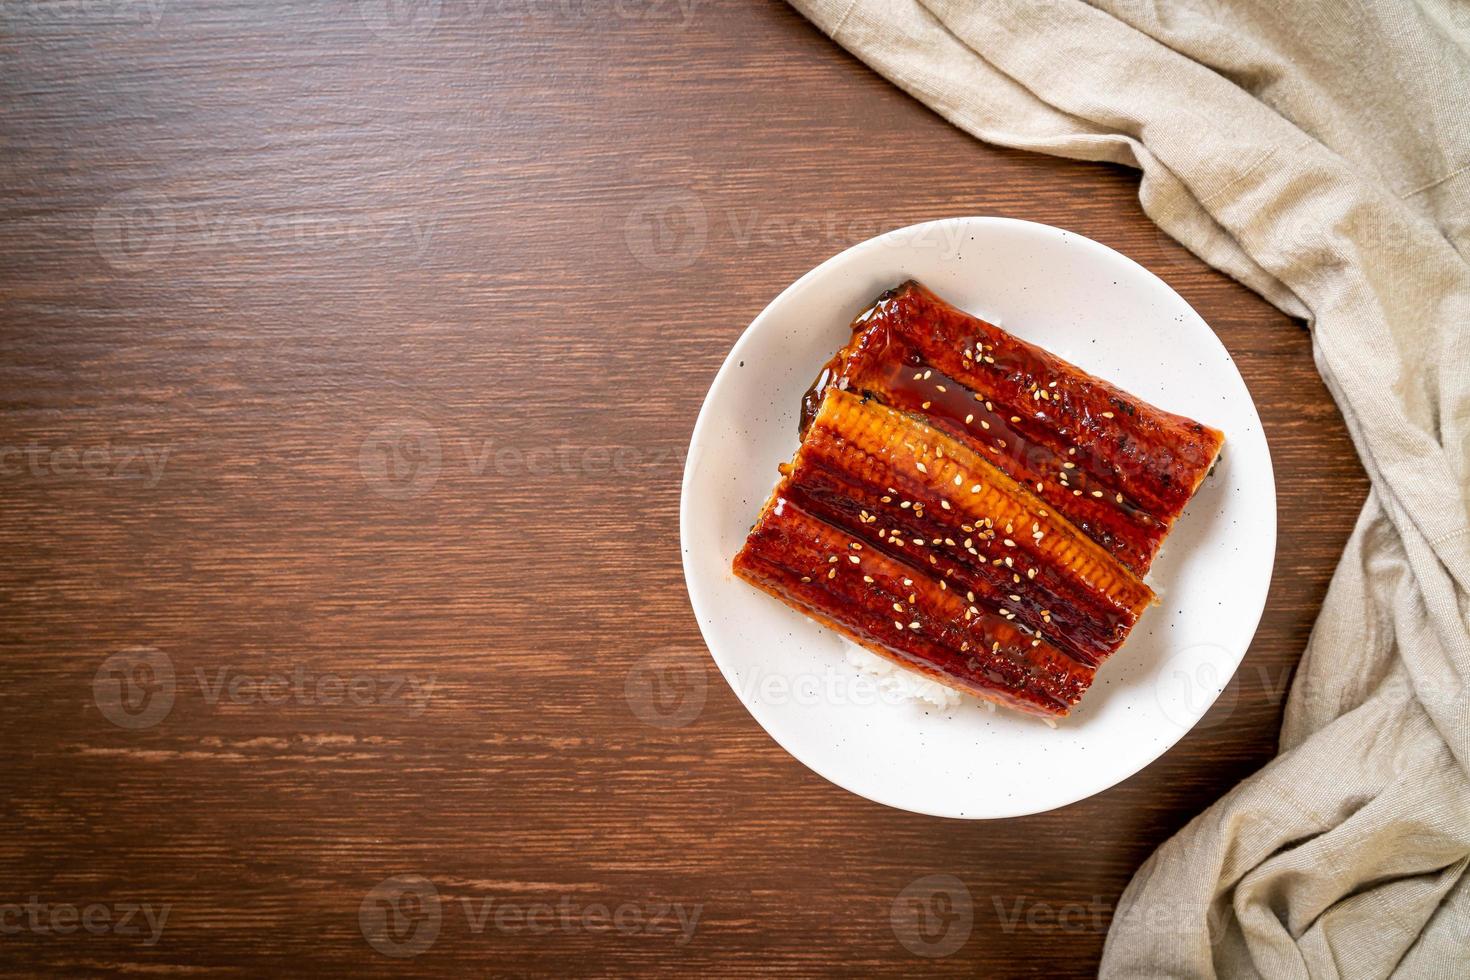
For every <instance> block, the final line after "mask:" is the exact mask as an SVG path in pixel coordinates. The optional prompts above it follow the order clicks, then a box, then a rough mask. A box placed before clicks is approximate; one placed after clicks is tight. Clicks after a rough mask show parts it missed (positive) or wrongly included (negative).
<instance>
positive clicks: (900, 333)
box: [803, 280, 1225, 575]
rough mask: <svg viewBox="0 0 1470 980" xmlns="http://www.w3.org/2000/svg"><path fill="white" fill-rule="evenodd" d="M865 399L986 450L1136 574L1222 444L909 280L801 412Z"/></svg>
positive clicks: (865, 321) (882, 302)
mask: <svg viewBox="0 0 1470 980" xmlns="http://www.w3.org/2000/svg"><path fill="white" fill-rule="evenodd" d="M829 387H834V388H839V389H843V390H848V391H860V392H864V393H866V394H869V395H873V396H875V397H877V398H878V399H879V400H880V401H882V402H884V403H885V404H887V405H890V406H892V407H893V408H897V409H900V410H902V411H905V412H911V413H914V414H915V415H917V416H918V417H920V418H922V419H923V420H924V421H925V422H927V423H928V424H930V425H933V426H935V427H936V428H939V429H941V430H943V431H944V432H946V433H948V434H949V435H952V436H954V437H956V438H958V439H960V440H962V441H963V442H964V443H965V444H966V445H968V446H969V447H970V448H972V449H974V450H976V451H977V452H982V453H984V454H985V455H986V457H987V458H988V459H990V460H991V462H993V463H995V465H996V466H998V467H1000V468H1001V469H1002V470H1004V471H1005V472H1006V473H1007V474H1008V475H1009V476H1011V477H1012V478H1013V479H1014V480H1016V482H1018V483H1021V484H1023V485H1025V486H1026V487H1028V488H1029V489H1031V491H1032V492H1033V493H1035V494H1036V496H1038V497H1040V498H1041V499H1042V500H1044V501H1046V502H1047V503H1048V504H1050V505H1051V506H1052V507H1053V508H1054V509H1055V510H1056V511H1057V512H1058V513H1060V514H1062V515H1063V516H1065V517H1066V518H1067V519H1068V520H1069V521H1071V522H1072V523H1073V524H1074V525H1075V526H1076V527H1077V528H1078V529H1080V530H1081V531H1082V533H1083V534H1086V535H1087V536H1088V537H1090V538H1091V539H1092V540H1094V541H1096V542H1097V543H1098V544H1099V545H1101V546H1102V547H1103V548H1105V549H1107V550H1108V551H1109V552H1111V553H1112V554H1113V555H1114V556H1115V557H1116V558H1117V559H1118V560H1119V561H1121V562H1123V564H1125V565H1127V566H1128V567H1129V568H1131V569H1133V570H1134V571H1135V572H1137V573H1138V574H1139V575H1143V574H1144V573H1146V572H1147V571H1148V568H1149V566H1150V565H1151V564H1152V563H1153V560H1154V557H1155V556H1156V555H1157V554H1158V550H1159V545H1160V544H1161V543H1162V542H1163V540H1164V537H1165V535H1167V534H1168V533H1169V529H1170V528H1171V527H1172V526H1173V524H1174V522H1175V520H1177V519H1178V517H1179V515H1180V513H1182V512H1183V510H1184V505H1185V504H1186V503H1188V502H1189V498H1190V497H1191V496H1193V495H1194V492H1195V490H1197V489H1198V488H1199V485H1200V482H1201V481H1202V480H1204V478H1205V476H1206V475H1207V474H1208V473H1209V471H1210V468H1211V467H1212V466H1213V465H1214V463H1215V460H1216V458H1217V457H1218V456H1219V453H1220V448H1221V446H1222V445H1223V443H1224V440H1225V437H1224V435H1223V434H1222V433H1220V432H1219V431H1217V430H1215V429H1212V428H1210V427H1209V426H1206V425H1202V424H1201V423H1199V422H1196V421H1194V420H1193V419H1187V418H1184V417H1183V416H1180V415H1174V414H1172V413H1170V412H1165V411H1163V410H1162V409H1159V408H1155V407H1154V406H1152V405H1149V404H1148V403H1147V402H1144V401H1142V400H1140V399H1138V398H1135V397H1134V396H1132V395H1130V394H1128V393H1127V392H1125V391H1121V390H1120V389H1118V388H1116V387H1115V386H1113V385H1111V384H1109V383H1108V382H1106V381H1104V380H1102V379H1101V378H1097V377H1094V376H1092V375H1090V374H1088V373H1086V372H1085V371H1083V370H1081V369H1080V368H1077V367H1075V366H1074V365H1072V364H1069V363H1067V362H1066V361H1063V360H1062V359H1061V358H1058V357H1056V356H1054V355H1052V354H1050V353H1048V352H1047V351H1044V350H1042V349H1041V348H1039V347H1036V346H1034V345H1032V344H1028V343H1026V342H1024V341H1022V340H1019V339H1018V338H1016V337H1013V336H1011V335H1010V334H1008V333H1006V332H1005V331H1004V330H1002V329H1000V328H999V327H997V326H995V325H994V324H991V323H987V322H986V321H984V320H981V319H979V318H978V317H974V316H971V315H970V314H968V313H966V312H964V311H963V310H959V309H956V308H955V307H953V306H951V305H950V304H948V303H946V302H945V301H944V300H942V299H940V298H939V297H938V296H936V295H934V293H932V292H930V291H929V290H928V289H926V288H925V287H923V286H921V285H920V284H919V283H917V282H914V281H913V280H909V281H908V282H905V283H903V284H901V285H899V286H898V287H896V288H894V289H890V290H889V291H888V292H886V293H884V294H883V295H882V296H880V297H879V298H878V300H877V302H876V303H874V304H873V306H872V307H871V308H869V309H868V310H867V311H865V312H864V313H862V314H860V315H859V316H858V317H857V319H856V320H854V321H853V338H852V340H851V342H850V343H848V345H847V346H845V347H843V348H842V349H841V350H840V351H838V352H837V354H836V355H835V356H834V357H833V359H832V361H831V362H829V363H828V364H827V366H826V367H825V368H824V369H823V371H822V373H821V374H820V375H819V376H818V378H817V381H816V383H815V384H814V385H813V387H812V390H811V391H810V392H808V395H807V398H806V399H805V401H804V403H803V409H804V411H803V416H804V418H803V421H804V423H805V421H806V419H807V418H809V415H810V412H811V411H813V410H814V409H815V408H816V406H817V405H818V404H819V403H820V401H821V396H822V395H823V394H824V393H825V392H826V390H827V389H828V388H829Z"/></svg>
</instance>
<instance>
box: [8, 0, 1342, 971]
mask: <svg viewBox="0 0 1470 980" xmlns="http://www.w3.org/2000/svg"><path fill="white" fill-rule="evenodd" d="M0 16H3V18H4V19H3V28H4V31H3V36H0V50H3V64H4V71H3V72H0V105H3V107H4V108H3V113H0V167H3V173H4V181H3V187H0V193H3V200H0V211H3V215H0V270H3V275H0V284H3V293H0V347H3V358H0V501H3V503H0V546H3V554H4V559H3V562H0V647H3V657H4V683H3V685H0V733H3V738H4V744H5V746H6V749H7V759H6V762H5V765H4V766H3V768H0V794H3V797H4V800H5V805H4V807H3V811H0V969H4V970H5V971H7V972H10V973H13V974H18V975H39V974H65V975H91V974H99V973H112V972H118V973H121V972H127V973H129V974H145V975H146V974H155V973H156V974H171V975H181V976H207V975H213V974H233V973H242V972H243V973H268V974H272V975H304V974H321V975H340V974H349V973H350V974H356V975H379V974H383V975H386V974H389V973H395V972H403V971H410V972H416V973H420V972H421V973H429V974H450V975H542V976H568V975H578V976H580V975H635V974H636V975H644V974H647V975H660V974H667V975H679V976H701V975H708V976H718V975H726V976H736V975H755V974H770V975H784V976H814V975H905V974H909V973H919V972H923V973H932V974H934V975H941V976H961V975H975V974H978V975H982V976H991V977H1000V976H1046V977H1062V976H1084V975H1089V974H1091V973H1092V972H1094V971H1095V969H1096V965H1097V962H1098V958H1099V956H1100V953H1101V950H1102V945H1103V941H1104V936H1105V933H1106V928H1107V924H1108V922H1109V921H1110V919H1111V917H1112V916H1113V914H1114V913H1115V903H1116V902H1117V899H1118V896H1119V894H1120V893H1121V891H1122V889H1123V887H1124V885H1125V884H1126V883H1127V881H1128V879H1129V877H1130V875H1131V873H1132V872H1133V870H1134V869H1135V868H1136V867H1137V866H1138V865H1139V863H1140V862H1142V861H1143V860H1144V859H1145V858H1146V857H1147V856H1148V854H1149V853H1150V852H1151V851H1152V849H1153V848H1154V847H1155V846H1157V845H1158V844H1159V843H1160V842H1161V841H1163V840H1164V839H1166V838H1167V837H1168V836H1169V835H1170V834H1172V833H1173V832H1175V831H1176V830H1178V829H1179V828H1180V827H1182V826H1183V825H1184V824H1185V823H1186V822H1187V821H1188V820H1189V819H1190V817H1191V816H1192V815H1194V814H1195V813H1197V812H1198V811H1200V810H1201V809H1202V808H1204V807H1205V806H1206V805H1208V804H1209V803H1210V802H1211V801H1213V800H1214V799H1216V798H1217V797H1218V796H1220V795H1221V794H1222V793H1224V792H1225V791H1226V790H1228V789H1229V788H1230V787H1231V786H1232V785H1234V784H1235V783H1236V782H1237V781H1238V780H1239V779H1240V778H1242V777H1243V776H1245V775H1247V774H1249V773H1251V772H1253V771H1254V770H1256V769H1257V768H1259V767H1260V766H1261V765H1262V764H1263V763H1265V762H1266V761H1267V760H1268V759H1269V758H1270V757H1271V755H1272V754H1273V749H1274V744H1275V736H1276V732H1277V728H1278V725H1279V721H1280V715H1281V710H1282V704H1283V701H1284V696H1285V691H1286V686H1287V684H1288V682H1289V679H1290V674H1291V671H1292V669H1293V666H1294V664H1295V663H1296V660H1297V658H1298V657H1299V655H1300V651H1301V649H1302V646H1303V643H1304V641H1305V640H1306V637H1307V634H1308V631H1309V629H1310V627H1311V624H1312V621H1313V618H1314V616H1315V614H1316V611H1317V609H1318V606H1319V604H1320V601H1321V599H1322V596H1323V593H1324V590H1325V588H1326V585H1327V581H1328V578H1329V576H1330V574H1331V572H1332V569H1333V566H1334V564H1335V561H1336V558H1337V555H1338V553H1339V551H1340V549H1341V546H1342V544H1343V542H1344V540H1345V539H1346V537H1347V534H1348V531H1349V530H1350V528H1351V525H1352V523H1353V520H1354V518H1355V516H1356V514H1357V511H1358V509H1359V506H1360V505H1361V502H1362V500H1363V497H1364V495H1365V493H1366V482H1365V480H1364V477H1363V474H1362V471H1361V469H1360V467H1359V464H1358V463H1357V461H1356V458H1355V456H1354V453H1353V449H1352V446H1351V445H1350V443H1349V440H1348V438H1347V435H1346V433H1345V430H1344V428H1343V426H1342V424H1341V422H1340V420H1339V418H1338V414H1337V412H1336V411H1335V409H1334V407H1333V405H1332V403H1331V401H1330V399H1329V397H1328V394H1327V392H1326V391H1325V390H1324V388H1323V386H1322V384H1321V383H1320V382H1319V380H1318V378H1317V375H1316V373H1315V371H1314V368H1313V365H1312V361H1311V353H1310V340H1309V337H1308V335H1307V333H1306V330H1305V328H1304V327H1303V325H1302V324H1300V323H1296V322H1292V321H1290V320H1288V319H1287V318H1286V317H1284V316H1282V315H1281V314H1279V313H1277V312H1276V311H1275V310H1273V309H1271V308H1270V307H1268V306H1267V305H1266V304H1265V303H1264V302H1262V301H1261V300H1260V299H1258V298H1257V297H1256V296H1254V295H1252V294H1250V293H1248V292H1247V291H1246V290H1244V289H1243V288H1242V287H1240V286H1239V285H1237V284H1235V283H1233V282H1231V281H1229V280H1227V279H1226V278H1224V277H1222V276H1220V275H1218V274H1216V273H1214V272H1212V271H1210V270H1208V269H1207V268H1205V267H1204V266H1203V265H1202V264H1200V263H1199V262H1198V261H1196V260H1195V259H1194V258H1193V257H1191V256H1190V255H1189V254H1188V253H1187V252H1185V251H1184V250H1183V249H1182V248H1180V247H1179V246H1177V245H1175V244H1174V243H1173V242H1172V241H1170V240H1168V239H1167V238H1164V237H1163V236H1162V235H1161V234H1160V233H1157V232H1156V231H1155V230H1154V228H1153V226H1152V225H1151V224H1150V223H1149V221H1148V220H1147V219H1146V218H1145V217H1144V215H1143V214H1142V213H1141V211H1140V209H1139V207H1138V204H1137V202H1136V194H1137V176H1136V174H1134V173H1131V172H1128V171H1125V170H1122V169H1118V168H1114V167H1108V166H1099V165H1089V164H1083V163H1077V162H1070V161H1061V160H1056V159H1051V158H1047V157H1042V156H1034V155H1028V154H1023V153H1016V152H1010V151H1005V150H999V149H995V148H992V147H987V146H984V145H981V144H978V143H976V142H975V141H973V140H972V139H970V138H969V137H967V136H965V135H963V134H961V133H959V132H957V131H955V130H953V129H951V128H950V127H948V126H947V125H946V124H945V123H943V122H942V121H941V120H940V119H939V118H938V117H936V116H935V115H933V114H931V113H930V112H929V111H928V110H926V109H925V108H923V107H922V106H921V105H919V104H917V103H915V102H913V101H911V100H910V99H909V98H907V97H906V96H904V95H903V94H901V93H900V92H899V91H897V90H896V89H894V88H892V87H891V86H889V85H888V84H887V83H886V82H884V81H883V80H881V79H880V78H879V77H877V76H876V75H875V74H873V73H872V72H870V71H869V70H868V69H866V68H865V67H864V66H862V65H861V64H860V63H858V62H857V61H855V60H854V59H853V58H851V57H849V56H848V55H846V54H845V53H844V52H843V51H841V50H840V49H839V48H838V47H837V46H835V45H834V44H832V43H831V42H830V41H828V40H827V39H826V38H824V37H823V36H821V35H820V34H819V33H818V32H817V31H816V30H814V29H813V28H811V27H810V26H809V25H808V24H807V23H806V22H804V21H803V20H802V19H801V18H800V17H798V16H797V15H796V14H794V13H793V12H791V11H790V10H788V9H787V8H785V7H784V6H782V5H780V4H776V3H760V4H747V3H740V2H728V3H727V2H716V0H491V2H484V0H442V2H430V0H419V2H418V3H417V4H414V3H397V4H390V3H386V2H372V0H365V2H363V3H360V4H357V3H328V4H289V3H274V4H270V3H245V2H241V0H197V2H191V3H188V4H184V3H174V2H168V0H152V2H144V0H136V2H134V0H96V2H94V3H74V2H64V0H17V2H14V3H6V4H5V5H4V7H3V14H0ZM955 214H1000V215H1012V216H1017V217H1025V218H1030V219H1034V220H1037V221H1042V222H1048V223H1052V224H1056V225H1061V226H1065V227H1067V228H1070V229H1074V230H1075V231H1077V232H1080V233H1081V234H1084V235H1087V236H1090V237H1092V238H1095V239H1097V240H1099V241H1101V242H1104V243H1106V244H1108V245H1111V246H1113V247H1115V248H1117V249H1119V250H1121V251H1123V252H1124V253H1126V254H1128V255H1130V256H1132V257H1134V258H1135V259H1137V260H1138V261H1140V262H1142V263H1143V264H1144V265H1146V266H1148V267H1149V268H1150V269H1152V270H1154V271H1155V272H1157V273H1158V274H1159V275H1160V276H1162V277H1163V278H1164V279H1165V280H1166V281H1167V282H1168V283H1169V284H1170V285H1172V286H1173V287H1174V288H1175V289H1177V290H1178V291H1179V292H1180V293H1181V294H1182V295H1183V296H1184V297H1185V298H1186V299H1187V300H1188V301H1189V302H1190V303H1192V304H1193V305H1194V307H1195V308H1196V309H1198V310H1199V311H1200V313H1201V314H1202V315H1203V316H1204V318H1205V319H1206V320H1207V321H1208V322H1209V323H1210V324H1211V325H1212V326H1213V327H1214V328H1215V329H1216V331H1217V332H1218V333H1219V335H1220V337H1221V339H1222V340H1223V341H1224V342H1225V344H1226V346H1227V347H1228V348H1229V349H1230V351H1231V352H1232V354H1233V355H1234V356H1235V358H1236V360H1237V362H1238V364H1239V366H1240V369H1241V370H1242V372H1243V373H1244V375H1245V378H1246V381H1247V383H1248V384H1249V386H1250V388H1251V391H1252V392H1253V393H1254V395H1255V398H1256V401H1257V404H1258V406H1259V408H1260V411H1261V415H1262V416H1263V418H1264V419H1265V424H1266V428H1267V434H1268V437H1269V439H1270V442H1271V448H1272V454H1273V458H1274V460H1275V464H1276V472H1277V479H1278V483H1279V500H1280V504H1279V506H1280V526H1281V535H1280V544H1279V551H1278V554H1277V561H1276V571H1275V576H1274V581H1273V583H1272V589H1271V597H1270V602H1269V604H1268V606H1267V609H1266V613H1265V618H1264V620H1263V621H1262V623H1261V627H1260V631H1259V633H1258V635H1257V638H1256V641H1255V643H1254V645H1253V646H1252V648H1251V650H1250V653H1249V655H1248V656H1247V658H1246V660H1245V663H1244V666H1243V668H1242V670H1241V672H1240V674H1239V675H1238V676H1237V678H1236V680H1235V681H1234V682H1232V684H1231V686H1230V687H1229V688H1228V689H1227V690H1226V692H1225V695H1224V696H1223V697H1222V699H1221V701H1220V702H1219V703H1218V704H1217V705H1216V706H1215V707H1214V708H1213V709H1212V711H1211V712H1210V714H1209V715H1208V716H1207V717H1206V719H1205V721H1204V723H1203V724H1201V725H1200V726H1199V727H1198V729H1196V730H1195V731H1194V732H1192V733H1191V734H1190V735H1189V736H1187V737H1186V738H1185V739H1184V740H1183V741H1182V742H1180V743H1179V744H1178V745H1177V746H1176V747H1175V748H1174V749H1173V750H1171V751H1170V752H1168V753H1167V754H1166V755H1165V756H1163V757H1162V758H1161V759H1160V760H1159V761H1157V762H1156V763H1154V764H1153V765H1152V766H1150V767H1148V768H1147V769H1145V770H1144V771H1143V772H1141V773H1139V774H1138V775H1136V776H1134V777H1133V778H1131V779H1129V780H1127V781H1126V782H1124V783H1123V784H1121V785H1119V786H1117V787H1116V788H1114V789H1112V790H1110V791H1108V792H1105V793H1102V794H1101V795H1099V796H1097V797H1095V798H1092V799H1089V800H1086V801H1084V802H1081V803H1078V804H1075V805H1073V806H1069V807H1066V808H1064V809H1062V810H1058V811H1055V812H1052V813H1047V814H1043V815H1040V816H1034V817H1028V818H1025V819H1016V820H1007V821H999V822H993V823H965V822H949V821H943V820H937V819H932V818H926V817H921V816H916V815H911V814H907V813H901V812H897V811H894V810H889V809H885V808H883V807H880V806H877V805H875V804H871V803H868V802H866V801H864V800H862V799H858V798H856V797H854V796H851V795H849V794H847V793H846V792H844V791H842V790H840V789H838V788H836V787H834V786H832V785H829V784H828V783H826V782H824V781H823V780H822V779H820V778H819V777H817V776H815V775H813V774H812V773H810V772H808V771H807V770H806V769H805V768H803V767H802V766H801V765H800V764H799V763H797V762H795V761H794V760H793V759H791V758H790V757H789V756H787V755H786V753H785V752H783V751H782V750H781V749H780V748H779V747H778V746H777V745H776V744H775V743H774V742H772V741H771V739H770V738H768V737H767V736H766V735H765V734H764V732H763V731H762V730H761V729H760V728H759V726H757V725H756V724H755V722H754V721H752V719H751V718H750V717H749V715H748V714H747V713H746V711H745V709H744V708H743V707H742V706H741V705H740V703H739V702H738V700H737V699H736V697H735V696H734V695H733V694H732V693H731V691H730V690H729V689H728V688H727V687H726V685H725V684H724V683H723V681H722V680H721V679H720V676H719V674H718V672H717V671H716V670H715V668H714V666H713V664H712V663H711V661H710V660H709V657H708V654H707V652H706V651H705V649H704V646H703V644H702V641H701V639H700V635H699V631H698V629H697V626H696V624H695V621H694V618H693V616H692V614H691V612H690V609H689V604H688V599H687V596H686V594H685V592H684V587H683V581H682V574H681V570H680V563H679V540H678V526H677V510H678V498H679V481H680V475H681V467H682V460H683V453H684V449H685V447H686V445H687V442H688V438H689V434H690V430H691V428H692V426H693V422H694V418H695V414H696V412H697V411H698V408H699V405H700V403H701V400H702V399H703V397H704V394H705V391H706V388H707V387H708V384H709V382H710V380H711V379H712V378H713V375H714V372H715V370H716V368H717V367H718V366H719V364H720V362H721V360H722V358H723V357H724V355H725V353H726V352H727V351H728V350H729V348H730V345H731V344H732V343H733V342H734V341H735V339H736V337H738V336H739V334H740V332H741V330H742V329H744V327H745V326H746V325H747V324H748V323H749V322H750V320H751V318H752V317H753V316H754V315H755V314H756V313H757V312H759V311H760V309H761V308H762V307H763V306H764V305H765V304H766V303H767V302H768V301H769V300H770V299H771V297H773V296H774V295H775V294H776V293H777V292H779V291H780V289H782V288H783V287H784V286H785V285H786V284H787V283H789V282H790V281H792V280H793V279H795V278H796V277H797V276H799V275H801V274H802V273H804V272H805V271H806V270H808V269H810V268H811V267H812V266H813V265H815V264H817V263H818V262H820V261H821V260H822V259H824V258H826V257H827V256H829V255H831V254H832V253H834V252H837V251H839V250H841V249H842V248H844V247H846V246H847V245H849V244H852V243H853V242H856V241H858V240H861V239H863V238H866V237H868V236H870V235H871V234H873V233H875V232H878V231H881V230H884V229H887V228H891V227H897V226H901V225H906V224H909V223H912V222H915V221H919V220H923V219H927V218H934V217H940V216H946V215H955ZM936 874H948V875H953V876H954V877H955V878H957V879H958V880H959V882H960V883H961V885H962V888H961V889H960V890H958V891H956V890H954V889H953V888H952V887H951V891H950V892H949V894H948V897H949V899H950V901H949V902H948V904H946V902H945V900H944V896H943V895H939V897H938V898H935V895H937V894H938V892H942V891H943V890H944V889H943V888H942V887H941V888H939V889H938V892H936V890H935V887H934V886H935V880H934V879H931V878H929V877H928V876H932V875H936ZM944 881H947V879H944V880H941V882H940V884H941V885H942V884H943V882H944ZM916 882H917V884H915V883H916ZM130 910H131V911H130ZM165 911H166V917H165ZM681 916H682V918H681ZM949 947H953V949H950V948H949ZM935 952H944V953H945V954H946V955H942V956H931V955H926V954H932V953H935Z"/></svg>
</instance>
